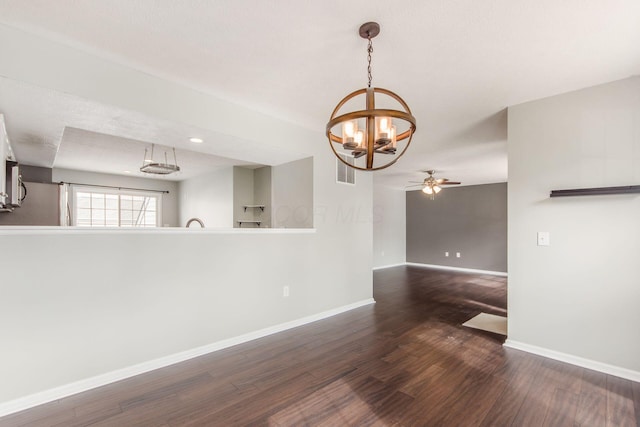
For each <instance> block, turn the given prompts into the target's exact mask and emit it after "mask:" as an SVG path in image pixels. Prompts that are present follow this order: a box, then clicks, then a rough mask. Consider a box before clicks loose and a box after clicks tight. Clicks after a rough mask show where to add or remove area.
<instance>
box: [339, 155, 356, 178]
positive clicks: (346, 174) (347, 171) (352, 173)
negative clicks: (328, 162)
mask: <svg viewBox="0 0 640 427" xmlns="http://www.w3.org/2000/svg"><path fill="white" fill-rule="evenodd" d="M338 155H339V156H340V158H341V159H343V160H344V161H345V162H347V163H349V164H350V165H353V164H355V159H354V158H353V156H349V155H347V154H343V153H338ZM336 181H337V182H341V183H344V184H352V185H354V184H355V183H356V170H355V169H354V168H350V167H348V166H347V165H345V164H344V163H342V162H341V161H340V160H338V159H336Z"/></svg>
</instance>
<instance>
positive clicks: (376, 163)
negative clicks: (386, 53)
mask: <svg viewBox="0 0 640 427" xmlns="http://www.w3.org/2000/svg"><path fill="white" fill-rule="evenodd" d="M379 33H380V26H379V25H378V24H377V23H376V22H367V23H366V24H363V25H362V26H361V27H360V31H359V34H360V37H362V38H365V39H367V40H368V41H369V43H368V46H367V54H368V55H367V61H368V64H369V66H368V68H367V72H368V77H369V84H368V86H367V88H365V89H359V90H356V91H355V92H352V93H350V94H349V95H347V96H346V97H345V98H343V99H342V100H341V101H340V102H339V103H338V105H337V106H336V108H335V109H334V110H333V113H332V114H331V117H330V119H329V122H328V123H327V137H328V138H329V145H330V146H331V149H332V150H333V153H334V154H335V155H336V157H338V159H339V160H340V161H341V162H342V163H344V164H345V165H347V166H349V167H352V168H355V169H358V170H363V171H375V170H379V169H384V168H386V167H389V166H391V165H392V164H394V163H395V162H396V161H397V160H398V159H399V158H400V157H401V156H402V155H403V154H404V153H405V151H406V150H407V148H408V147H409V144H410V143H411V138H412V137H413V134H414V133H415V131H416V119H415V117H413V115H412V114H411V110H410V109H409V106H408V105H407V103H406V102H404V100H403V99H402V98H400V97H399V96H398V95H396V94H395V93H393V92H391V91H390V90H387V89H382V88H378V87H371V80H372V76H371V53H372V52H373V45H372V43H371V39H372V38H374V37H375V36H377V35H378V34H379ZM362 95H364V109H363V110H356V111H351V112H346V113H342V112H341V111H340V110H341V109H342V107H344V106H345V104H348V103H349V104H351V101H352V100H354V99H359V100H362V98H363V97H362ZM376 95H378V96H379V97H378V98H377V99H376ZM358 97H360V98H358ZM376 101H382V102H383V103H384V104H385V105H387V104H389V103H392V104H394V106H398V107H400V108H401V109H382V108H376ZM334 131H335V132H334ZM400 143H401V144H400ZM399 145H400V147H399ZM336 146H338V149H336ZM340 149H341V151H342V152H344V151H347V152H350V154H351V155H352V156H353V157H354V163H353V164H350V163H348V162H346V161H345V160H344V159H343V158H342V156H341V155H340V154H339V153H338V150H340ZM376 155H378V156H376ZM359 159H362V160H359Z"/></svg>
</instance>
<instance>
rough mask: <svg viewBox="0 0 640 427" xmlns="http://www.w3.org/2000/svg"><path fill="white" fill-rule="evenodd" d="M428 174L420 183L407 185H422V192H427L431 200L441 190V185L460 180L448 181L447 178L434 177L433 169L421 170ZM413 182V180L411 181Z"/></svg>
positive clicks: (451, 183)
mask: <svg viewBox="0 0 640 427" xmlns="http://www.w3.org/2000/svg"><path fill="white" fill-rule="evenodd" d="M423 172H426V173H428V174H429V176H428V177H427V178H425V179H424V181H422V182H421V183H419V184H417V185H410V186H409V187H420V186H421V187H422V192H423V193H425V194H427V195H428V196H429V198H430V199H431V200H434V199H435V196H436V194H438V193H439V192H440V191H442V186H443V185H458V184H461V183H460V182H453V181H449V179H447V178H438V179H436V178H435V177H434V176H433V174H434V173H436V171H434V170H428V171H423ZM411 182H415V181H411Z"/></svg>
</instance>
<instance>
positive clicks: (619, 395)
mask: <svg viewBox="0 0 640 427" xmlns="http://www.w3.org/2000/svg"><path fill="white" fill-rule="evenodd" d="M636 419H637V418H636V414H635V405H634V398H633V385H632V382H631V381H629V380H625V379H622V378H617V377H614V376H612V375H607V426H612V427H613V426H617V427H636Z"/></svg>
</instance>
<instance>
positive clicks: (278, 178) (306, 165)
mask: <svg viewBox="0 0 640 427" xmlns="http://www.w3.org/2000/svg"><path fill="white" fill-rule="evenodd" d="M324 172H327V171H324ZM334 173H335V172H334ZM313 176H314V174H313V159H312V158H307V159H300V160H296V161H293V162H288V163H284V164H282V165H278V166H274V167H272V168H271V186H272V203H273V208H272V217H273V219H272V222H273V227H276V228H311V227H313V184H314V182H313ZM319 208H322V207H321V206H319Z"/></svg>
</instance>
